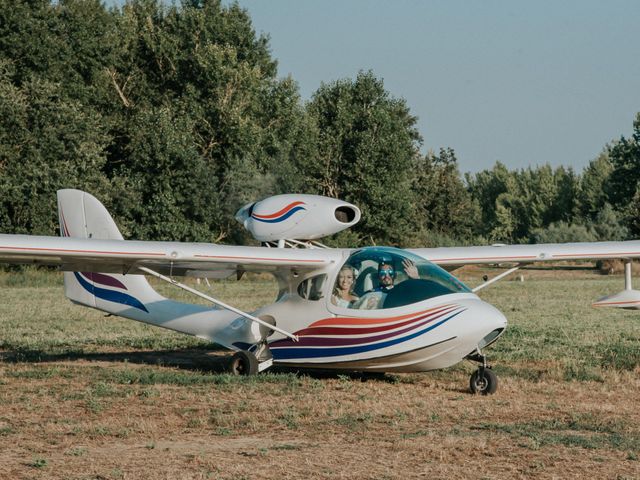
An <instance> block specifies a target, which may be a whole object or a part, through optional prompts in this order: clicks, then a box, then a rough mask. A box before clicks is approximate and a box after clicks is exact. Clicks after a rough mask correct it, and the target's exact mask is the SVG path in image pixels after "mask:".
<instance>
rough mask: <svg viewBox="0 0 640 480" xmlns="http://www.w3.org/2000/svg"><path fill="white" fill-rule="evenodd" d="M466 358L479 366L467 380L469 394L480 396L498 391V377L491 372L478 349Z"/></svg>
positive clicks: (484, 357)
mask: <svg viewBox="0 0 640 480" xmlns="http://www.w3.org/2000/svg"><path fill="white" fill-rule="evenodd" d="M467 358H468V359H469V360H473V361H475V362H479V363H480V364H481V365H480V367H479V368H478V370H476V371H475V372H473V374H472V375H471V378H470V379H469V388H470V389H471V393H479V394H481V395H491V394H493V393H496V390H497V389H498V376H497V375H496V374H495V373H494V371H493V370H491V366H490V365H489V364H487V357H486V356H484V355H483V354H482V353H481V352H480V350H479V349H478V350H477V351H476V352H475V353H472V354H471V355H469V356H468V357H467Z"/></svg>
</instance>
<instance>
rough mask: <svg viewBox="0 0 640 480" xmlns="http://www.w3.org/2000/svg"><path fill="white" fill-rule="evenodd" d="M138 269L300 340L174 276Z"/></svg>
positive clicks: (294, 339) (295, 339)
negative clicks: (181, 281)
mask: <svg viewBox="0 0 640 480" xmlns="http://www.w3.org/2000/svg"><path fill="white" fill-rule="evenodd" d="M138 270H141V271H143V272H145V273H148V274H149V275H153V276H154V277H156V278H159V279H160V280H163V281H165V282H167V283H170V284H171V285H175V286H176V287H178V288H181V289H183V290H186V291H187V292H189V293H193V294H194V295H196V296H198V297H200V298H204V299H205V300H208V301H210V302H211V303H213V304H215V305H218V306H219V307H221V308H224V309H225V310H229V311H230V312H233V313H237V314H238V315H240V316H241V317H244V318H246V319H247V320H251V321H252V322H256V323H258V324H260V325H262V326H264V327H267V328H268V329H270V330H275V331H276V332H280V333H281V334H283V335H285V336H287V337H289V338H290V339H292V340H293V341H295V342H297V341H298V337H297V336H296V335H294V334H293V333H289V332H287V331H285V330H282V329H281V328H278V327H276V326H275V325H271V324H270V323H267V322H265V321H264V320H260V319H259V318H258V317H254V316H253V315H251V314H249V313H247V312H243V311H242V310H238V309H237V308H235V307H232V306H231V305H227V304H226V303H224V302H221V301H220V300H216V299H215V298H213V297H210V296H209V295H206V294H204V293H202V292H200V291H198V290H196V289H195V288H191V287H189V286H188V285H185V284H184V283H180V282H178V281H177V280H174V279H173V278H170V277H166V276H164V275H162V274H161V273H158V272H156V271H154V270H151V269H149V268H147V267H138Z"/></svg>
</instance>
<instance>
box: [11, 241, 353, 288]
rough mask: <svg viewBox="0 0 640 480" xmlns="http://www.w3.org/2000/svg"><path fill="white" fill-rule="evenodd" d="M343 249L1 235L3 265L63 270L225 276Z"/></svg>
mask: <svg viewBox="0 0 640 480" xmlns="http://www.w3.org/2000/svg"><path fill="white" fill-rule="evenodd" d="M341 259H342V253H341V251H339V250H329V249H326V250H325V249H291V248H287V249H284V248H265V247H244V246H228V245H214V244H208V243H182V242H152V241H133V240H100V239H91V238H88V239H87V238H72V237H48V236H32V235H0V263H10V264H31V265H51V266H58V267H59V268H60V269H61V270H63V271H78V272H104V273H132V274H135V273H142V272H141V271H140V270H138V267H147V268H150V269H152V270H155V271H157V272H159V273H163V274H166V275H177V276H195V277H210V278H223V277H226V276H229V275H231V274H233V273H236V272H245V271H250V272H251V271H252V272H274V271H276V270H281V269H292V270H295V271H297V272H301V273H302V272H308V271H313V270H316V269H319V268H323V267H325V266H327V265H328V264H330V263H333V262H336V261H341Z"/></svg>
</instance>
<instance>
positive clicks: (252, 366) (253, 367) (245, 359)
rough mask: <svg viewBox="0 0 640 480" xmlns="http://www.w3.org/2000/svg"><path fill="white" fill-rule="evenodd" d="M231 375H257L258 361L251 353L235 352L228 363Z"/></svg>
mask: <svg viewBox="0 0 640 480" xmlns="http://www.w3.org/2000/svg"><path fill="white" fill-rule="evenodd" d="M229 373H230V374H231V375H255V374H256V373H258V359H257V358H256V356H255V355H254V354H253V353H251V352H245V351H240V352H236V353H235V354H234V355H233V357H231V361H230V362H229Z"/></svg>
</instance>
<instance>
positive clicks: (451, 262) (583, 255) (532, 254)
mask: <svg viewBox="0 0 640 480" xmlns="http://www.w3.org/2000/svg"><path fill="white" fill-rule="evenodd" d="M409 251H411V252H413V253H415V254H416V255H419V256H421V257H423V258H425V259H427V260H429V261H430V262H433V263H435V264H437V265H440V266H443V267H457V266H462V265H471V264H501V263H534V262H557V261H562V260H599V259H616V258H619V259H627V258H629V259H632V258H640V240H631V241H623V242H585V243H541V244H538V245H491V246H483V247H439V248H416V249H410V250H409Z"/></svg>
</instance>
